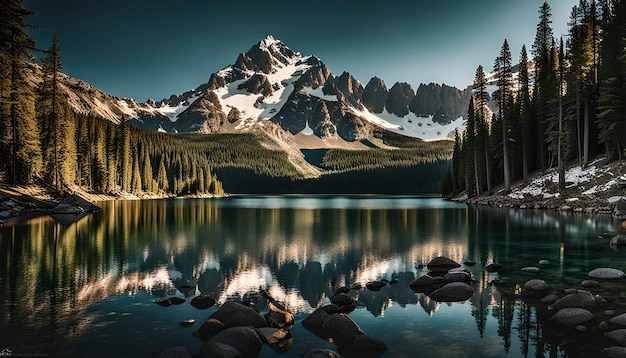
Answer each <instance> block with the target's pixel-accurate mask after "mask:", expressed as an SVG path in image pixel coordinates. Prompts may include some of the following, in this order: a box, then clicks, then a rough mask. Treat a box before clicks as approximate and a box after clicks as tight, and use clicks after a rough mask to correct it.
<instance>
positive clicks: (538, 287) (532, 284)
mask: <svg viewBox="0 0 626 358" xmlns="http://www.w3.org/2000/svg"><path fill="white" fill-rule="evenodd" d="M548 288H549V286H548V284H547V283H546V281H544V280H540V279H532V280H528V281H526V283H525V284H524V290H527V291H529V292H542V291H547V290H548Z"/></svg>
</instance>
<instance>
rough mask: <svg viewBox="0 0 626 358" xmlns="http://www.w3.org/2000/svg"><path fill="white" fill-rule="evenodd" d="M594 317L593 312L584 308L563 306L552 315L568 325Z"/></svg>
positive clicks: (580, 322)
mask: <svg viewBox="0 0 626 358" xmlns="http://www.w3.org/2000/svg"><path fill="white" fill-rule="evenodd" d="M592 319H593V313H591V312H590V311H588V310H586V309H584V308H573V307H568V308H562V309H560V310H559V311H558V312H557V313H555V314H554V316H552V320H554V321H557V322H559V323H561V324H564V325H567V326H576V325H579V324H582V323H585V322H589V321H591V320H592Z"/></svg>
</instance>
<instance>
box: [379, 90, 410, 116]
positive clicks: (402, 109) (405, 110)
mask: <svg viewBox="0 0 626 358" xmlns="http://www.w3.org/2000/svg"><path fill="white" fill-rule="evenodd" d="M414 96H415V92H414V91H413V88H412V87H411V85H410V84H408V83H406V82H396V84H394V85H393V87H391V89H390V90H389V96H388V97H387V102H386V103H385V108H387V112H389V113H392V114H395V115H396V116H398V117H404V116H406V115H407V114H409V103H410V102H411V100H412V99H413V97H414Z"/></svg>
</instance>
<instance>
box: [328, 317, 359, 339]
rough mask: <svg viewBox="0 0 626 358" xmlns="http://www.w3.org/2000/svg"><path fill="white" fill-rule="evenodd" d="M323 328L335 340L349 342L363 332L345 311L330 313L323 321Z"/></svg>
mask: <svg viewBox="0 0 626 358" xmlns="http://www.w3.org/2000/svg"><path fill="white" fill-rule="evenodd" d="M324 328H325V329H326V330H327V331H328V333H330V335H331V337H333V338H334V340H336V341H343V342H351V341H352V339H353V338H354V337H356V336H358V335H361V334H364V333H365V332H364V331H363V329H362V328H361V327H360V326H359V325H358V324H357V323H356V322H354V321H353V320H352V319H351V318H350V317H348V315H347V314H345V313H335V314H332V315H330V316H329V317H328V318H327V319H326V321H325V322H324Z"/></svg>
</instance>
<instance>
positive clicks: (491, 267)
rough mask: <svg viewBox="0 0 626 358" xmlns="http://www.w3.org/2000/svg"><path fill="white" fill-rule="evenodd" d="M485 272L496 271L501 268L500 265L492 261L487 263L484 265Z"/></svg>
mask: <svg viewBox="0 0 626 358" xmlns="http://www.w3.org/2000/svg"><path fill="white" fill-rule="evenodd" d="M485 269H486V270H487V272H497V271H500V270H501V269H502V265H501V264H499V263H497V262H492V263H490V264H489V265H487V266H485Z"/></svg>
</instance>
